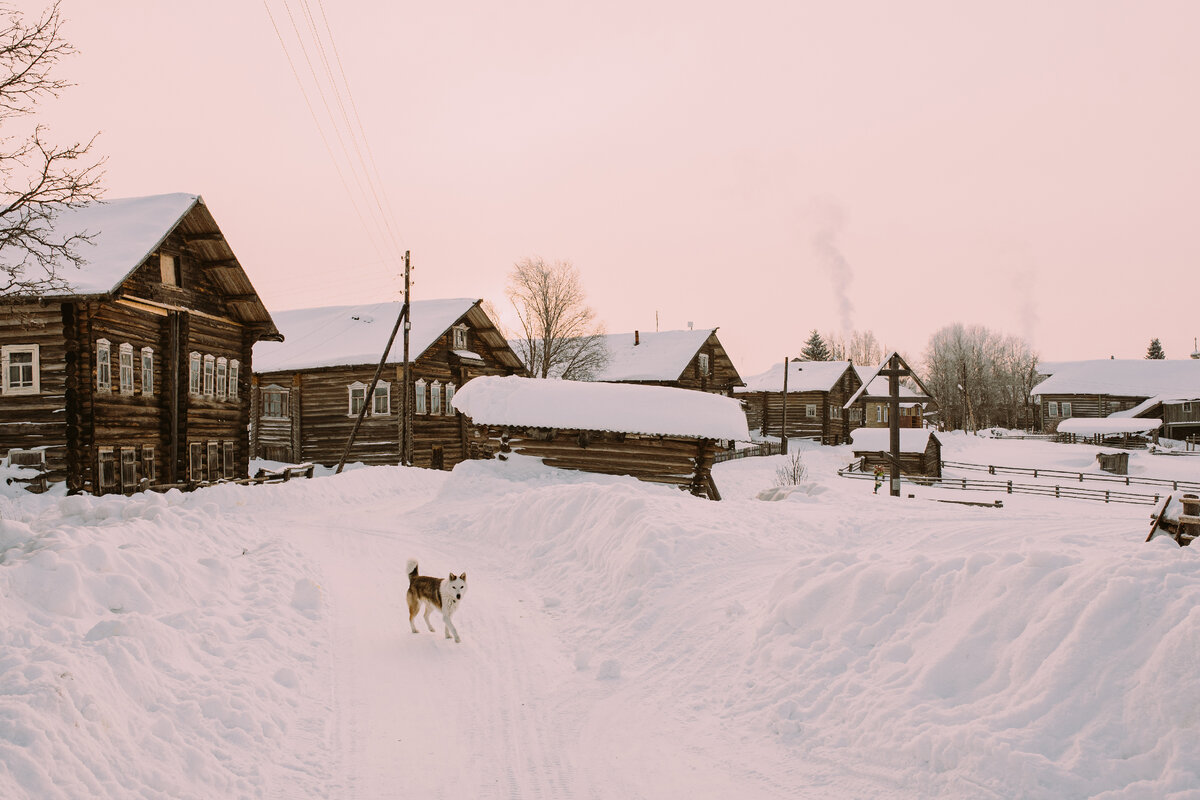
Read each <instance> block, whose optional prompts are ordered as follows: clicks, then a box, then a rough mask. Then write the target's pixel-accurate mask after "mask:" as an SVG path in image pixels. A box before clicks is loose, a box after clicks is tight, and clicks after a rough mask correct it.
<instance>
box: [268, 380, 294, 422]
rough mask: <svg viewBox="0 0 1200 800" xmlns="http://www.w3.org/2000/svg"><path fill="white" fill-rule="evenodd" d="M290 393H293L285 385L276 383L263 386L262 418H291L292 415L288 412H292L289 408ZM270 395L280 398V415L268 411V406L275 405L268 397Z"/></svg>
mask: <svg viewBox="0 0 1200 800" xmlns="http://www.w3.org/2000/svg"><path fill="white" fill-rule="evenodd" d="M290 394H291V390H290V389H285V388H284V387H282V386H279V385H277V384H274V383H273V384H271V385H270V386H267V387H265V388H263V390H262V412H261V414H260V416H261V418H262V419H291V417H289V416H288V414H289V412H290V409H289V408H288V402H289V395H290ZM268 395H271V396H273V397H278V398H279V403H278V405H279V412H280V413H279V414H278V415H276V414H271V413H270V412H269V411H268V408H269V407H270V406H271V405H274V403H273V402H271V401H270V399H269V398H268Z"/></svg>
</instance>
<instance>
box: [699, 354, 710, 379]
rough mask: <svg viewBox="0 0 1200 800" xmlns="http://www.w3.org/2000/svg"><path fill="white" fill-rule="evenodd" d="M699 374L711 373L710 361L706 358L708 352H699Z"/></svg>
mask: <svg viewBox="0 0 1200 800" xmlns="http://www.w3.org/2000/svg"><path fill="white" fill-rule="evenodd" d="M699 366H700V374H701V375H711V374H712V362H711V361H710V360H709V358H708V353H701V354H700V358H699Z"/></svg>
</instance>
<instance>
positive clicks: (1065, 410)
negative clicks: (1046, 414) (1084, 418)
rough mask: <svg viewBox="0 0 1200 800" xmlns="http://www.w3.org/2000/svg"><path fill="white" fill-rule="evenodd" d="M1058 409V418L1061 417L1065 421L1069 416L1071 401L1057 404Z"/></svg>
mask: <svg viewBox="0 0 1200 800" xmlns="http://www.w3.org/2000/svg"><path fill="white" fill-rule="evenodd" d="M1058 408H1059V411H1058V413H1059V415H1060V416H1062V418H1063V419H1066V418H1067V417H1069V416H1071V401H1070V400H1063V401H1062V402H1061V403H1059V404H1058Z"/></svg>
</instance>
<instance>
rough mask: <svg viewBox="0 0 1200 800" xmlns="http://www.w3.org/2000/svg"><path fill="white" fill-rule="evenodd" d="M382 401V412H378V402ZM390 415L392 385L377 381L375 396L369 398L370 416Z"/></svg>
mask: <svg viewBox="0 0 1200 800" xmlns="http://www.w3.org/2000/svg"><path fill="white" fill-rule="evenodd" d="M381 399H382V400H383V410H382V411H380V410H379V401H380V400H381ZM391 413H392V384H391V383H389V382H388V381H379V382H378V383H376V384H375V396H374V397H372V398H371V416H372V417H387V416H390V415H391Z"/></svg>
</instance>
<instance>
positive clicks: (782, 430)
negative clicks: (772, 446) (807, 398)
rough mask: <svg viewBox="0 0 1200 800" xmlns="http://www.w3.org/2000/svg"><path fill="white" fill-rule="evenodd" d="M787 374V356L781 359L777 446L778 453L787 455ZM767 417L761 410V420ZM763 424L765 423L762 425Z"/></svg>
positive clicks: (765, 411)
mask: <svg viewBox="0 0 1200 800" xmlns="http://www.w3.org/2000/svg"><path fill="white" fill-rule="evenodd" d="M787 374H788V360H787V356H784V357H783V414H782V415H781V416H780V418H779V444H780V446H781V449H780V451H779V452H780V453H783V454H784V455H787V444H788V442H787ZM766 416H767V409H766V408H765V407H764V408H763V419H764V420H765V419H766ZM764 424H765V423H764ZM764 433H765V431H764Z"/></svg>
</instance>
